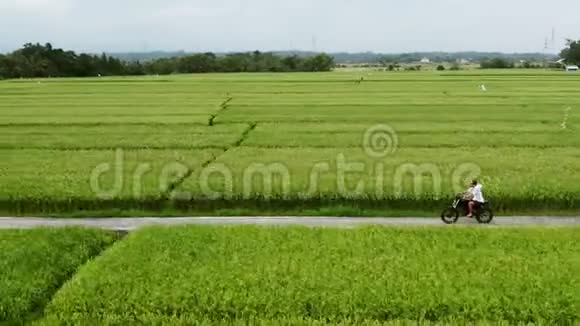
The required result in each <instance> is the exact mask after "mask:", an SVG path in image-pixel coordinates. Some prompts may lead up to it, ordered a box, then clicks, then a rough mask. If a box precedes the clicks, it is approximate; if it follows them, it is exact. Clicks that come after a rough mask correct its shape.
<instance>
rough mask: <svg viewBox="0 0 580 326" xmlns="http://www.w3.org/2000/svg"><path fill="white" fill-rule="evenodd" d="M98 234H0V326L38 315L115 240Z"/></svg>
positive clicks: (73, 231) (55, 231) (68, 230)
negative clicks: (87, 263) (66, 283)
mask: <svg viewBox="0 0 580 326" xmlns="http://www.w3.org/2000/svg"><path fill="white" fill-rule="evenodd" d="M115 238H116V237H115V236H114V235H113V234H109V233H105V232H102V231H98V230H91V229H80V228H65V229H34V230H0V270H1V271H2V272H1V273H0V324H2V322H4V323H14V324H17V323H20V322H23V321H24V320H27V319H33V318H34V317H37V316H38V315H40V314H41V313H42V310H43V308H44V306H45V304H46V303H47V302H48V301H49V300H50V298H51V297H52V295H53V294H54V292H56V290H57V289H58V288H59V287H60V286H61V285H62V284H63V283H64V282H65V281H66V280H67V279H68V278H69V277H70V276H71V275H72V274H73V273H74V272H75V271H76V270H77V268H78V267H79V266H80V265H82V264H84V263H85V262H86V261H87V260H89V259H90V258H92V257H94V256H95V255H97V254H98V253H99V252H100V251H101V250H103V249H104V248H105V247H107V246H109V245H110V244H112V243H113V241H114V240H115Z"/></svg>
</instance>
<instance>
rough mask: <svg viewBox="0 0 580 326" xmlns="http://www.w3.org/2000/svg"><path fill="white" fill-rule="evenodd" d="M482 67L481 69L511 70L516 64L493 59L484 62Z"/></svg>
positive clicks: (501, 59)
mask: <svg viewBox="0 0 580 326" xmlns="http://www.w3.org/2000/svg"><path fill="white" fill-rule="evenodd" d="M480 67H481V69H509V68H514V63H513V62H511V61H508V60H506V59H503V58H493V59H488V60H483V61H482V62H481V64H480Z"/></svg>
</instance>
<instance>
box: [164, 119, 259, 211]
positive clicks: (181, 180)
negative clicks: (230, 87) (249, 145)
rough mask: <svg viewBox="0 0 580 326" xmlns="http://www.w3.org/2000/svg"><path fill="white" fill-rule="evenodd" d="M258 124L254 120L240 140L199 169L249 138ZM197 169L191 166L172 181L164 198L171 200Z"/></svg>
mask: <svg viewBox="0 0 580 326" xmlns="http://www.w3.org/2000/svg"><path fill="white" fill-rule="evenodd" d="M257 125H258V124H257V123H255V122H252V123H250V124H248V128H246V130H244V132H243V133H242V135H241V136H240V138H239V139H238V140H236V142H234V143H233V144H232V145H231V146H228V147H226V148H223V152H222V153H221V154H219V155H214V154H212V155H211V156H212V158H211V159H209V160H207V161H205V162H204V163H202V164H201V165H200V166H199V169H205V168H206V167H208V166H209V165H210V164H212V163H214V162H215V161H216V160H217V159H218V158H219V157H220V156H222V155H224V154H225V153H227V152H228V151H229V150H230V149H232V148H236V147H239V146H240V145H241V144H242V143H243V142H244V141H245V140H246V139H247V138H248V135H249V134H250V132H252V131H253V130H254V129H256V126H257ZM196 170H197V168H189V169H188V170H187V172H186V173H185V174H184V175H183V176H181V177H180V178H179V179H177V180H176V181H175V182H173V183H171V184H170V185H169V187H167V190H166V191H165V192H164V193H163V194H162V195H161V197H162V198H164V199H166V200H170V199H171V195H172V193H173V192H174V191H175V190H176V189H177V188H179V186H181V185H182V184H183V183H184V182H185V180H187V178H189V177H191V176H192V175H193V173H194V172H195V171H196Z"/></svg>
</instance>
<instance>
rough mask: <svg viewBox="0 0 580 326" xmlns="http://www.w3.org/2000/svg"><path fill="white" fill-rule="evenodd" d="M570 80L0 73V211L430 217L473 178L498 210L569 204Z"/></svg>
mask: <svg viewBox="0 0 580 326" xmlns="http://www.w3.org/2000/svg"><path fill="white" fill-rule="evenodd" d="M361 77H362V82H360V83H359V82H355V80H358V81H360V80H361ZM482 84H484V85H485V86H486V87H485V88H486V89H487V91H482V90H481V88H480V85H482ZM578 89H580V78H578V76H577V75H574V74H565V73H561V72H543V71H525V72H519V71H511V72H507V73H506V72H495V71H486V72H481V71H469V72H456V73H435V72H421V73H372V74H368V73H360V72H352V73H338V72H335V73H319V74H318V73H296V74H209V75H188V76H186V75H182V76H167V77H139V78H98V79H44V80H16V81H2V82H0V117H2V119H1V121H0V155H1V156H2V158H3V159H2V160H1V161H0V182H1V184H2V187H1V188H0V213H1V214H2V215H13V214H16V215H19V214H47V215H58V214H76V213H79V212H87V211H88V212H91V213H92V214H96V215H99V214H103V215H107V214H110V211H111V210H113V209H116V210H122V211H132V212H135V214H136V215H140V214H141V213H138V212H149V213H150V214H151V213H153V214H155V213H159V212H169V213H168V214H177V215H181V214H186V215H196V214H205V215H207V214H215V212H218V211H219V212H222V213H224V212H225V213H227V212H229V213H230V214H234V215H235V214H241V215H246V214H250V215H255V214H268V215H279V214H295V215H301V214H303V212H306V211H307V212H308V213H307V214H309V215H312V214H316V211H317V210H318V211H321V212H323V213H321V214H325V215H342V214H348V215H369V214H370V215H374V214H378V215H394V214H397V213H396V212H399V214H403V213H400V212H409V214H411V215H415V214H416V213H417V212H422V214H425V215H432V214H436V213H437V212H438V211H440V210H441V209H442V208H443V207H444V206H445V205H447V204H448V201H450V199H451V198H452V196H453V194H454V193H456V192H459V191H460V190H462V189H463V188H464V187H465V184H466V183H467V181H468V180H470V179H472V178H475V177H477V178H478V179H480V180H481V182H482V183H483V185H484V192H485V195H486V197H487V198H488V199H489V200H491V201H492V203H493V206H494V207H495V208H496V210H498V212H499V213H510V214H515V213H528V214H529V213H532V214H534V213H535V212H539V213H540V214H550V213H558V214H559V213H563V214H574V213H578V212H579V211H580V173H578V171H579V170H580V134H579V133H580V131H579V128H580V98H579V97H578ZM329 207H330V209H329ZM413 213H415V214H413ZM399 214H397V215H399ZM403 215H405V214H403Z"/></svg>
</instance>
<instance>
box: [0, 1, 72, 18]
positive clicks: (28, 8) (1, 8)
mask: <svg viewBox="0 0 580 326" xmlns="http://www.w3.org/2000/svg"><path fill="white" fill-rule="evenodd" d="M72 7H73V0H2V1H0V12H2V14H3V15H5V14H7V13H9V14H10V13H11V14H18V15H25V14H39V13H41V14H45V15H46V14H54V13H65V12H67V11H69V10H70V9H72Z"/></svg>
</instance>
